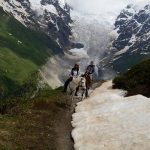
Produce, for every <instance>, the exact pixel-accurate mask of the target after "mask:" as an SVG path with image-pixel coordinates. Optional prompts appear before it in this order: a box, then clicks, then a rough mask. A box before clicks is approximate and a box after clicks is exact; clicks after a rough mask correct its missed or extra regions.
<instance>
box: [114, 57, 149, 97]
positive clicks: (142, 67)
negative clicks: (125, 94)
mask: <svg viewBox="0 0 150 150" xmlns="http://www.w3.org/2000/svg"><path fill="white" fill-rule="evenodd" d="M113 83H114V88H121V89H125V90H128V91H132V90H137V94H143V93H150V59H149V60H146V61H144V62H142V63H140V64H138V65H136V66H134V67H133V68H131V70H129V71H128V72H126V73H124V74H122V75H120V76H118V77H116V78H115V79H114V80H113ZM146 90H147V91H146ZM138 92H139V93H138ZM143 95H146V96H147V95H148V94H143Z"/></svg>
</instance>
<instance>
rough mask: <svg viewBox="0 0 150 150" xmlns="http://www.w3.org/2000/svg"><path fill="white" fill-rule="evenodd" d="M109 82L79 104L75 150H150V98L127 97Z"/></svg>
mask: <svg viewBox="0 0 150 150" xmlns="http://www.w3.org/2000/svg"><path fill="white" fill-rule="evenodd" d="M111 86H112V82H111V81H109V82H106V83H104V84H103V85H102V86H101V87H99V88H97V89H96V90H95V91H94V92H93V93H92V94H91V96H90V98H89V99H87V100H84V101H82V102H79V103H78V104H77V107H76V110H75V113H74V114H73V121H72V126H73V127H74V129H73V131H72V137H73V139H74V142H75V145H74V147H75V150H129V149H132V150H148V149H150V130H149V129H150V98H146V97H144V96H142V95H136V96H132V97H124V95H125V91H122V90H114V89H112V88H111Z"/></svg>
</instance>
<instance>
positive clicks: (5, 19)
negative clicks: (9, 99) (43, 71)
mask: <svg viewBox="0 0 150 150" xmlns="http://www.w3.org/2000/svg"><path fill="white" fill-rule="evenodd" d="M58 53H59V54H61V53H62V50H61V49H60V47H59V46H58V45H57V44H56V43H55V42H54V41H53V40H52V39H50V37H48V36H47V35H46V34H45V33H43V32H41V31H39V30H32V29H29V28H26V27H25V26H23V25H22V24H21V23H20V22H18V21H17V20H16V19H14V18H13V17H12V16H10V15H8V14H7V13H5V12H4V11H3V10H2V8H1V7H0V98H3V97H4V96H7V95H10V94H12V93H14V92H15V90H16V89H18V88H19V87H21V86H22V85H24V84H27V81H29V78H31V75H32V74H33V73H34V72H36V71H37V70H38V69H39V68H40V67H41V66H42V65H44V64H45V63H46V61H47V59H48V58H49V57H50V56H52V55H55V54H58ZM33 78H34V77H33Z"/></svg>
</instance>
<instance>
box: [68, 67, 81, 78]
mask: <svg viewBox="0 0 150 150" xmlns="http://www.w3.org/2000/svg"><path fill="white" fill-rule="evenodd" d="M79 75H80V70H79V69H77V68H72V69H71V73H70V77H78V76H79Z"/></svg>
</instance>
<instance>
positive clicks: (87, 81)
mask: <svg viewBox="0 0 150 150" xmlns="http://www.w3.org/2000/svg"><path fill="white" fill-rule="evenodd" d="M83 76H84V77H85V80H86V93H85V96H86V98H87V97H89V93H88V91H89V89H90V88H91V86H92V80H91V76H90V75H89V74H87V73H85V74H84V75H83Z"/></svg>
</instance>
